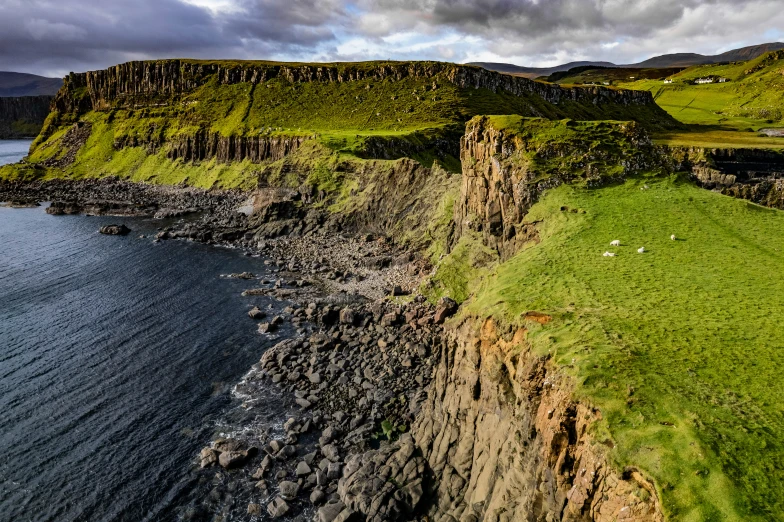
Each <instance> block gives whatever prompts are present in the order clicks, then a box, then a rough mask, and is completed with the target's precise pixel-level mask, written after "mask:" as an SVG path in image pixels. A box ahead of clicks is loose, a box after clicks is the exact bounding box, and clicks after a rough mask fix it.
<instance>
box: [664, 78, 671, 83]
mask: <svg viewBox="0 0 784 522" xmlns="http://www.w3.org/2000/svg"><path fill="white" fill-rule="evenodd" d="M664 83H672V80H670V79H666V78H665V80H664Z"/></svg>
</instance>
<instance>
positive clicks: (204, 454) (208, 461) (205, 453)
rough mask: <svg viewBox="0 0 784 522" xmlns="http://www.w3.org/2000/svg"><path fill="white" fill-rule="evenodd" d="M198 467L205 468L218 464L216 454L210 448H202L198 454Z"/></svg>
mask: <svg viewBox="0 0 784 522" xmlns="http://www.w3.org/2000/svg"><path fill="white" fill-rule="evenodd" d="M199 458H200V460H199V467H201V468H207V467H209V466H212V465H213V464H215V463H216V462H218V452H217V451H215V450H214V449H212V448H203V449H202V450H201V452H200V453H199Z"/></svg>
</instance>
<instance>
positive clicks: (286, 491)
mask: <svg viewBox="0 0 784 522" xmlns="http://www.w3.org/2000/svg"><path fill="white" fill-rule="evenodd" d="M278 488H279V489H280V496H281V497H283V499H284V500H294V499H296V498H297V494H298V493H299V484H297V483H296V482H291V481H290V480H284V481H283V482H281V483H280V484H278Z"/></svg>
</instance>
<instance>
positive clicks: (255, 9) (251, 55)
mask: <svg viewBox="0 0 784 522" xmlns="http://www.w3.org/2000/svg"><path fill="white" fill-rule="evenodd" d="M775 41H784V8H783V5H782V0H635V1H632V0H375V1H373V0H125V1H120V0H0V71H18V72H28V73H33V74H41V75H44V76H64V75H66V74H67V73H68V72H70V71H86V70H94V69H102V68H105V67H108V66H110V65H114V64H117V63H122V62H126V61H130V60H139V59H152V58H215V59H217V58H235V59H256V60H280V61H357V60H375V59H396V60H414V59H427V60H441V61H450V62H459V63H464V62H476V61H485V62H505V63H513V64H516V65H524V66H538V67H542V66H552V65H557V64H560V63H565V62H570V61H578V60H602V61H611V62H614V63H617V64H623V63H634V62H638V61H641V60H643V59H646V58H649V57H651V56H655V55H659V54H666V53H673V52H697V53H702V54H716V53H720V52H724V51H727V50H730V49H734V48H737V47H743V46H746V45H753V44H757V43H764V42H775Z"/></svg>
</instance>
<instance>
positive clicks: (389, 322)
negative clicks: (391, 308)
mask: <svg viewBox="0 0 784 522" xmlns="http://www.w3.org/2000/svg"><path fill="white" fill-rule="evenodd" d="M397 321H398V317H397V314H396V313H389V314H384V315H383V316H382V317H381V326H394V325H396V324H397Z"/></svg>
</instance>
